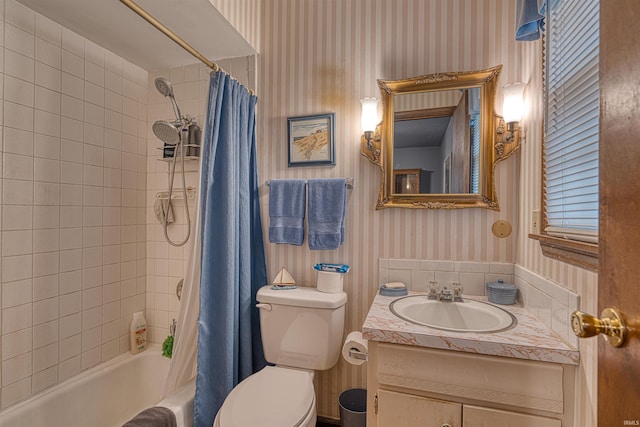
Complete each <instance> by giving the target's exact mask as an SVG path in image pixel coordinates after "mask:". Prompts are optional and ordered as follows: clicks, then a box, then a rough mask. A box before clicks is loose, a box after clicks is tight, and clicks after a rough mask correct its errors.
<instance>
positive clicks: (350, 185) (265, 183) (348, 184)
mask: <svg viewBox="0 0 640 427" xmlns="http://www.w3.org/2000/svg"><path fill="white" fill-rule="evenodd" d="M346 180H347V184H346V185H347V188H348V189H353V181H354V178H353V177H350V178H346ZM264 185H266V186H267V187H268V186H269V185H271V181H269V180H267V181H265V182H264Z"/></svg>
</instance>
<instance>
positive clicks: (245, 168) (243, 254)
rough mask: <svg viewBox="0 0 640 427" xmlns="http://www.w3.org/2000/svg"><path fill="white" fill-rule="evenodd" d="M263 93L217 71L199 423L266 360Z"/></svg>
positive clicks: (208, 159)
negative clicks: (259, 143) (259, 295)
mask: <svg viewBox="0 0 640 427" xmlns="http://www.w3.org/2000/svg"><path fill="white" fill-rule="evenodd" d="M256 103H257V98H256V97H255V96H253V95H250V94H249V92H247V90H246V89H245V88H244V87H243V86H242V85H241V84H240V83H238V82H237V81H236V80H233V79H232V78H231V77H230V76H229V75H227V74H225V73H223V72H220V71H218V72H214V73H212V74H211V79H210V83H209V107H208V115H207V123H206V134H205V138H204V142H203V147H202V171H201V182H200V188H201V196H202V198H201V205H200V209H201V215H202V229H201V233H202V270H201V277H200V317H199V319H198V368H197V376H196V396H195V409H194V425H195V426H196V427H204V426H207V427H210V426H211V425H212V423H213V420H214V417H215V415H216V413H217V411H218V409H220V406H222V403H223V401H224V399H225V397H226V396H227V394H229V392H230V391H231V390H232V389H233V387H234V386H235V385H236V384H238V382H240V381H242V380H243V379H244V378H246V377H248V376H249V375H251V374H252V373H254V372H256V371H258V370H260V369H262V368H263V367H264V366H265V364H266V362H265V360H264V356H263V353H262V343H261V340H260V324H259V317H258V309H257V308H255V304H256V300H255V297H256V292H257V290H258V288H260V286H262V285H265V284H266V283H267V277H266V276H267V273H266V263H265V252H264V243H263V239H262V224H261V220H260V205H259V200H258V172H257V159H256V135H255V128H256V114H255V108H256Z"/></svg>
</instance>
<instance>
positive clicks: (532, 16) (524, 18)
mask: <svg viewBox="0 0 640 427" xmlns="http://www.w3.org/2000/svg"><path fill="white" fill-rule="evenodd" d="M545 6H546V3H545V2H544V1H540V0H518V4H517V6H516V20H517V21H516V40H517V41H532V40H538V39H539V38H540V33H541V32H542V29H543V28H542V26H543V24H544V10H545Z"/></svg>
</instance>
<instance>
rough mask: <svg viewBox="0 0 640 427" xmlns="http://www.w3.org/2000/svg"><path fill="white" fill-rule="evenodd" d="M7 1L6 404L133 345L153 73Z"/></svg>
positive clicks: (2, 7) (2, 69)
mask: <svg viewBox="0 0 640 427" xmlns="http://www.w3.org/2000/svg"><path fill="white" fill-rule="evenodd" d="M0 12H2V13H1V14H2V15H4V19H1V20H0V49H1V50H2V52H0V53H1V54H0V58H3V59H4V61H0V96H1V100H0V101H1V102H0V107H1V109H0V118H1V121H0V124H2V129H0V135H2V145H1V146H0V148H1V155H2V164H1V165H0V166H1V167H0V184H1V185H0V190H1V191H0V197H1V200H2V206H1V218H2V222H1V224H2V226H1V228H0V255H1V266H2V269H1V273H0V274H1V276H0V279H1V281H0V287H1V293H0V296H1V298H0V301H1V309H2V316H1V322H2V323H1V328H0V330H1V338H2V339H1V344H0V355H1V357H0V359H1V369H0V407H1V408H5V407H7V406H9V405H11V404H13V403H15V402H18V401H20V400H22V399H24V398H26V397H28V396H29V395H31V394H33V393H36V392H38V391H40V390H43V389H44V388H46V387H48V386H50V385H52V384H55V383H56V382H58V381H60V380H63V379H65V378H68V377H70V376H72V375H74V374H76V373H78V372H79V371H80V370H82V369H86V368H88V367H90V366H93V365H95V364H96V363H99V362H100V361H102V360H106V359H109V358H111V357H113V356H115V355H117V354H118V353H120V352H123V351H127V350H128V348H129V344H128V325H129V321H130V319H131V315H132V313H133V312H134V311H138V310H142V309H144V308H145V298H144V287H143V286H142V287H138V286H137V285H136V284H137V282H141V283H143V284H144V277H145V267H146V265H145V262H144V260H145V256H146V254H145V253H144V251H140V252H138V251H136V250H135V248H136V245H141V246H142V247H144V242H145V241H146V229H145V218H144V215H141V216H140V215H137V211H138V210H140V211H142V212H144V209H145V206H146V201H145V200H144V197H139V195H145V194H146V181H145V180H143V179H139V175H141V176H146V173H147V170H146V167H147V162H146V152H144V151H141V152H139V147H144V146H145V144H146V139H147V136H148V135H147V133H146V130H145V126H146V110H147V109H146V96H147V84H148V81H149V80H148V75H147V74H148V73H147V72H146V71H145V70H143V69H141V68H139V67H137V66H135V65H133V64H130V63H128V62H127V61H125V60H123V59H122V58H120V57H118V56H116V55H114V54H112V53H110V52H107V51H106V50H105V49H103V48H102V47H100V46H97V45H95V44H94V43H92V42H90V41H88V40H86V39H84V38H83V37H81V36H79V35H77V34H75V33H73V32H71V31H69V30H67V29H65V28H63V27H61V26H60V25H59V24H57V23H55V22H53V21H51V20H49V19H48V18H45V17H43V16H41V15H39V14H37V13H35V12H34V11H32V10H30V9H29V8H27V7H25V6H23V5H21V4H19V3H17V2H16V1H14V0H0ZM125 99H126V102H125ZM125 107H126V109H125ZM123 111H124V112H125V113H124V114H123ZM138 112H141V113H140V114H138ZM138 122H142V123H143V125H144V126H140V125H139V124H138ZM125 133H126V135H125ZM123 168H125V169H126V170H125V171H124V172H123ZM123 189H126V192H125V191H123ZM123 280H124V281H123ZM126 280H128V281H133V286H127V287H126V289H127V291H126V292H124V291H123V283H125V281H126Z"/></svg>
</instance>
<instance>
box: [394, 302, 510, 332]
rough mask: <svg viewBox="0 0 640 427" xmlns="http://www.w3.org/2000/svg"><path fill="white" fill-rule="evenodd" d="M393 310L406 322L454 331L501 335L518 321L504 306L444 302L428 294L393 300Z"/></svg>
mask: <svg viewBox="0 0 640 427" xmlns="http://www.w3.org/2000/svg"><path fill="white" fill-rule="evenodd" d="M389 308H390V309H391V312H392V313H393V314H395V315H396V316H398V317H400V318H401V319H404V320H406V321H409V322H412V323H417V324H419V325H424V326H428V327H430V328H436V329H443V330H445V331H452V332H483V333H487V332H500V331H504V330H505V329H509V328H511V327H513V326H515V325H516V322H517V321H516V318H515V317H513V315H512V314H511V313H509V312H507V311H505V310H503V309H501V308H500V307H496V306H493V305H491V304H487V303H484V302H481V301H475V300H470V299H465V300H463V301H462V302H441V301H435V300H430V299H428V298H427V296H426V295H412V296H408V297H404V298H400V299H397V300H395V301H393V302H392V303H391V304H390V305H389Z"/></svg>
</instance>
